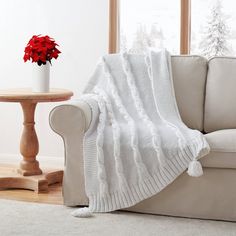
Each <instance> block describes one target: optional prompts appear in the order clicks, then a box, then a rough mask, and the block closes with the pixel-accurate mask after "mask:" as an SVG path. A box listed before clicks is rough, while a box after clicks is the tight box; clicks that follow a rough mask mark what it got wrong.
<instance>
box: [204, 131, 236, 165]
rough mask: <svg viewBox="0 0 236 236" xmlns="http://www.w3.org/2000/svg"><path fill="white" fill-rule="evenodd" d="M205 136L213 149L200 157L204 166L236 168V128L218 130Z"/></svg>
mask: <svg viewBox="0 0 236 236" xmlns="http://www.w3.org/2000/svg"><path fill="white" fill-rule="evenodd" d="M205 137H206V139H207V141H208V143H209V145H210V148H211V151H210V153H209V154H208V155H206V156H204V157H202V158H201V159H200V161H201V163H202V165H203V167H213V168H236V129H225V130H218V131H215V132H212V133H208V134H206V135H205Z"/></svg>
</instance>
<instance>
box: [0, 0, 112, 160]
mask: <svg viewBox="0 0 236 236" xmlns="http://www.w3.org/2000/svg"><path fill="white" fill-rule="evenodd" d="M34 34H43V35H45V34H48V35H49V36H51V37H53V38H55V39H56V41H57V42H58V44H59V45H60V50H61V52H62V53H61V54H60V56H59V58H58V59H57V60H54V61H52V63H53V66H52V67H51V86H52V87H59V88H68V89H71V90H73V91H74V93H75V97H78V95H79V93H80V92H81V91H82V89H83V88H84V86H85V84H86V82H87V80H88V78H89V76H90V74H91V73H92V71H93V69H94V67H95V64H96V62H97V60H98V58H99V56H101V55H102V54H104V53H107V48H108V0H39V1H36V0H20V1H19V0H0V35H1V37H0V89H4V88H19V87H30V86H31V80H32V79H33V78H31V66H32V64H31V62H27V63H24V62H23V59H22V58H23V52H24V47H25V46H26V43H27V42H28V40H29V39H30V38H31V36H32V35H34ZM55 105H56V103H54V104H39V105H38V107H37V111H36V124H37V125H36V129H37V133H38V138H39V142H40V153H39V155H41V156H55V157H60V158H62V157H63V144H62V140H61V139H60V137H59V136H57V135H56V134H54V133H53V132H52V131H51V130H50V127H49V125H48V114H49V111H50V110H51V109H52V108H53V107H54V106H55ZM21 130H22V112H21V108H20V106H19V104H10V103H0V162H1V157H2V158H3V157H4V155H5V156H9V155H16V154H17V155H18V154H19V139H20V135H21Z"/></svg>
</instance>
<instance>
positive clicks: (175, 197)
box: [129, 168, 236, 221]
mask: <svg viewBox="0 0 236 236" xmlns="http://www.w3.org/2000/svg"><path fill="white" fill-rule="evenodd" d="M235 181H236V171H235V170H233V169H216V168H204V175H203V176H201V177H199V178H193V177H192V178H191V177H189V176H188V175H187V174H186V173H184V174H182V175H181V176H179V177H178V178H177V179H176V180H175V181H174V182H173V183H172V184H170V185H169V186H167V187H166V188H165V189H164V190H162V191H161V192H160V193H159V194H157V195H155V196H153V197H151V198H149V199H147V200H144V201H142V202H141V203H139V204H137V205H136V206H134V207H131V208H129V210H130V211H135V212H143V213H144V212H146V213H153V214H161V215H171V216H184V217H195V218H202V219H221V220H232V221H235V220H236V204H235V201H236V188H235Z"/></svg>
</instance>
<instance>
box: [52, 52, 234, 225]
mask: <svg viewBox="0 0 236 236" xmlns="http://www.w3.org/2000/svg"><path fill="white" fill-rule="evenodd" d="M172 66H173V78H174V86H175V90H176V97H177V103H178V107H179V110H180V113H181V117H182V119H183V121H184V122H185V123H186V124H187V125H188V126H189V127H191V128H195V129H199V130H203V128H204V129H205V131H207V132H208V133H207V134H206V135H205V136H206V138H207V140H208V142H209V145H210V147H211V152H210V153H209V154H208V155H207V156H205V157H203V158H202V159H201V163H202V165H203V166H204V175H203V176H202V177H200V178H193V177H190V176H188V175H187V174H186V173H184V174H182V175H181V176H179V177H178V178H177V179H176V180H175V181H174V182H173V183H172V184H170V185H169V186H167V188H166V189H164V190H163V191H161V192H160V193H159V194H157V195H155V196H153V197H152V198H149V199H146V200H145V201H143V202H141V203H139V204H137V205H136V206H133V207H131V208H129V209H128V210H130V211H137V212H146V213H153V214H165V215H174V216H184V217H196V218H208V219H223V220H233V221H236V204H235V202H236V188H235V182H236V129H234V128H236V99H235V98H236V92H235V88H236V59H233V58H215V59H212V60H211V61H210V62H209V73H208V77H207V79H206V75H207V61H206V60H205V59H204V58H202V57H198V56H176V57H175V56H174V57H172ZM206 80H207V89H206V90H205V83H206ZM205 97H206V98H205ZM204 100H206V102H205V107H204ZM204 111H205V114H204ZM92 115H93V114H92V112H91V110H90V107H89V106H88V105H87V104H86V103H81V102H74V103H73V104H71V103H70V104H68V105H62V106H58V107H56V108H55V109H54V110H53V111H52V112H51V114H50V125H51V127H52V129H53V130H54V131H55V132H57V133H58V134H59V135H61V137H62V138H63V140H64V144H65V157H66V165H65V173H64V180H63V196H64V203H65V205H67V206H75V205H86V204H88V199H87V196H86V193H85V188H84V173H83V171H84V170H83V152H82V150H83V135H84V132H85V130H86V129H87V128H88V127H89V124H90V121H91V117H92ZM204 117H205V118H204ZM203 118H204V119H203ZM203 121H204V122H205V123H203ZM229 128H230V129H229ZM212 131H213V132H212Z"/></svg>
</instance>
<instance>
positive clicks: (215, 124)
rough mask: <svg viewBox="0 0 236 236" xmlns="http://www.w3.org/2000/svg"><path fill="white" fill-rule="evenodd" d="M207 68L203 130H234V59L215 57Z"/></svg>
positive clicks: (235, 98) (235, 99) (235, 93)
mask: <svg viewBox="0 0 236 236" xmlns="http://www.w3.org/2000/svg"><path fill="white" fill-rule="evenodd" d="M208 66H209V68H208V76H207V84H206V101H205V118H204V130H205V131H206V132H212V131H216V130H220V129H233V128H236V102H235V101H236V92H235V91H236V90H235V88H236V58H231V57H215V58H213V59H211V60H210V61H209V65H208Z"/></svg>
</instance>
